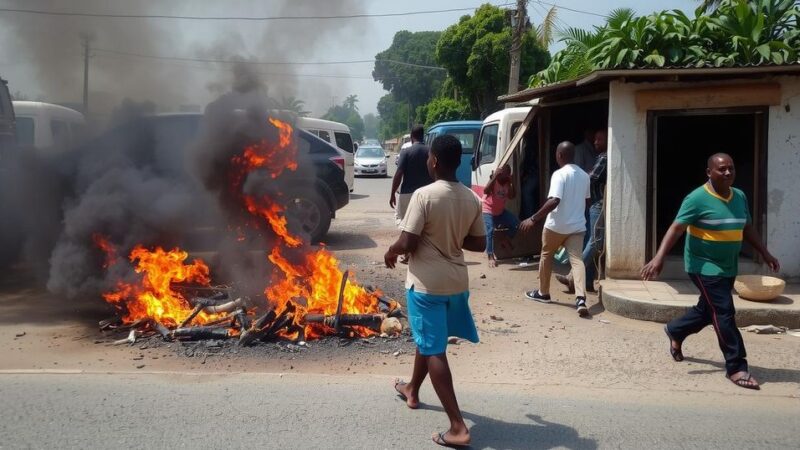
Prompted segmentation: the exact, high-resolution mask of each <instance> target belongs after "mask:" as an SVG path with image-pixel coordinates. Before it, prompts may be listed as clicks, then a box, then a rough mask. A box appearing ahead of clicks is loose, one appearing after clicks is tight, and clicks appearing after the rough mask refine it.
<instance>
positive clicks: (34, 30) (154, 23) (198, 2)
mask: <svg viewBox="0 0 800 450" xmlns="http://www.w3.org/2000/svg"><path fill="white" fill-rule="evenodd" d="M491 3H493V4H495V5H508V4H510V3H513V2H512V1H508V0H505V1H504V0H492V1H491ZM548 3H551V2H548ZM554 3H558V4H559V5H561V6H563V7H568V8H574V9H579V10H586V11H589V12H594V13H607V12H608V11H610V10H612V9H614V8H620V7H631V8H633V9H635V10H636V11H637V12H639V13H642V14H644V13H649V12H652V11H656V10H662V9H674V8H677V9H683V10H685V11H692V10H694V8H695V7H696V6H697V4H698V1H696V0H647V1H634V0H555V1H554ZM479 4H481V2H480V0H475V1H471V0H405V1H403V2H388V1H377V0H266V1H265V0H259V1H255V0H228V1H225V2H220V1H218V0H193V1H189V0H182V1H181V0H173V1H171V2H163V1H155V0H135V1H134V0H125V1H122V0H106V1H100V0H70V1H66V0H25V1H22V0H6V1H3V0H0V7H12V8H13V7H17V8H29V9H45V10H59V11H77V10H80V11H86V8H89V9H91V12H101V13H122V14H133V13H146V14H177V15H195V16H213V15H217V16H252V15H258V16H275V15H293V14H295V15H306V16H307V15H313V14H315V13H317V14H319V15H339V14H351V13H367V14H381V13H395V12H409V11H427V10H437V9H449V8H472V7H477V6H478V5H479ZM548 8H549V5H544V4H540V3H539V2H537V1H534V0H531V1H530V2H529V7H528V12H529V15H530V16H531V19H532V22H533V23H534V25H536V24H538V23H539V22H540V19H541V18H542V16H543V15H544V13H545V12H546V10H547V9H548ZM467 13H470V11H462V12H449V13H437V14H423V15H414V16H405V17H382V18H357V19H347V20H325V21H321V20H309V21H281V22H246V21H235V22H229V21H225V22H210V21H177V20H133V19H103V18H95V19H75V18H62V17H47V16H30V15H22V14H15V13H8V12H0V38H2V39H3V42H4V45H2V46H0V76H1V77H3V78H4V79H6V80H8V82H9V88H10V90H11V91H12V92H15V91H19V92H22V93H24V94H26V95H27V96H29V97H33V98H38V97H42V98H43V99H44V100H46V101H58V102H65V101H73V102H79V101H80V99H81V89H82V81H81V80H82V78H81V77H82V70H83V65H82V60H81V48H80V45H79V41H78V36H77V34H78V30H88V31H91V32H92V33H93V34H94V35H95V36H96V38H95V41H94V43H93V45H94V46H96V47H97V48H99V49H101V51H98V52H96V53H94V56H93V58H92V61H91V64H92V66H91V71H90V73H91V74H93V75H95V76H94V77H93V78H92V80H91V81H92V85H91V86H92V87H91V92H92V93H93V97H92V100H95V101H96V102H100V101H102V100H103V99H108V101H109V102H111V101H113V100H111V99H112V98H113V95H110V94H109V93H120V91H123V92H124V95H125V96H129V97H133V98H136V99H137V100H144V99H149V100H154V101H156V102H160V103H162V104H163V103H168V104H169V106H168V107H171V108H177V107H178V106H179V105H202V104H205V103H206V102H208V101H209V100H210V99H213V98H214V96H215V95H216V93H218V92H219V90H220V89H222V86H227V85H228V78H229V75H228V74H229V66H228V65H225V64H207V63H202V62H195V61H175V60H171V61H164V60H157V59H148V58H141V57H135V56H131V55H120V54H114V53H111V52H108V50H111V51H121V52H128V53H139V54H146V55H161V56H171V57H172V56H176V57H189V58H197V57H201V58H203V59H228V58H229V57H232V56H236V55H239V56H242V57H246V58H248V57H249V58H250V59H253V60H258V61H292V62H307V63H310V62H321V61H352V60H369V59H373V58H374V57H375V54H377V53H379V52H381V51H383V50H385V49H386V48H387V47H388V46H389V45H390V44H391V42H392V37H393V36H394V34H395V33H396V32H397V31H400V30H404V29H405V30H410V31H429V30H444V29H445V28H446V27H448V26H449V25H451V24H453V23H455V22H456V21H457V20H458V18H459V17H460V16H462V15H464V14H467ZM602 21H603V19H602V18H601V17H598V16H594V15H590V14H584V13H579V12H573V11H569V10H566V9H563V8H560V9H559V10H558V24H559V25H560V26H573V27H581V28H590V27H591V26H592V25H596V24H600V23H601V22H602ZM32 39H35V40H37V46H31V45H30V41H31V40H32ZM557 48H558V46H557V44H556V45H555V46H554V48H553V49H551V50H555V49H557ZM254 67H256V68H257V70H258V71H259V72H260V73H262V74H263V76H264V77H265V78H266V82H267V84H268V85H269V87H270V94H271V95H273V96H277V97H280V96H281V95H282V94H283V95H293V96H296V97H298V98H300V99H302V100H304V101H305V102H306V104H307V107H308V108H309V109H311V110H312V113H313V114H314V115H321V114H323V113H324V112H325V110H326V109H327V107H329V106H330V105H331V103H332V102H334V101H336V102H341V101H342V100H343V99H344V97H346V96H347V95H348V94H357V95H358V98H359V100H360V103H359V108H360V111H361V112H362V114H365V113H369V112H376V104H377V101H378V99H379V98H380V97H381V96H383V95H385V94H386V91H384V90H383V89H382V88H381V86H380V84H379V83H376V82H375V81H373V80H372V78H371V72H372V67H373V64H372V63H350V64H336V65H312V64H307V65H277V66H274V65H269V66H265V65H258V66H254ZM289 74H291V75H289Z"/></svg>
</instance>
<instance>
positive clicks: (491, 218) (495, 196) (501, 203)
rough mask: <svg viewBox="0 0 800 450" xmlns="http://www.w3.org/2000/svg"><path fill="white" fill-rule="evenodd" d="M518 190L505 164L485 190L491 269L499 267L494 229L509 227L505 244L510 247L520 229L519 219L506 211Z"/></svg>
mask: <svg viewBox="0 0 800 450" xmlns="http://www.w3.org/2000/svg"><path fill="white" fill-rule="evenodd" d="M516 195H517V193H516V189H515V187H514V182H513V181H512V179H511V167H509V165H508V164H504V165H503V166H502V167H500V168H499V169H497V171H496V172H495V173H494V174H493V176H492V177H491V179H490V180H489V182H488V183H486V187H485V188H484V189H483V208H482V212H483V223H484V224H485V225H486V255H487V256H488V258H489V267H496V266H497V258H495V256H494V243H493V240H494V229H495V228H496V227H497V226H498V225H502V226H505V227H508V234H507V235H506V239H504V241H503V244H502V245H505V246H510V245H511V242H510V240H511V239H512V238H513V237H514V234H516V232H517V228H518V227H519V219H517V217H516V216H515V215H514V214H512V213H511V211H509V210H507V209H506V201H507V200H509V199H514V197H516Z"/></svg>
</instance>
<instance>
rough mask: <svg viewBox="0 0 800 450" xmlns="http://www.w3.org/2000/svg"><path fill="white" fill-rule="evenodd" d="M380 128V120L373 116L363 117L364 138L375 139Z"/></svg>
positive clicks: (366, 115) (370, 114)
mask: <svg viewBox="0 0 800 450" xmlns="http://www.w3.org/2000/svg"><path fill="white" fill-rule="evenodd" d="M380 126H381V120H380V119H379V118H378V116H376V115H375V114H372V113H369V114H365V115H364V138H365V139H377V138H378V130H379V128H380Z"/></svg>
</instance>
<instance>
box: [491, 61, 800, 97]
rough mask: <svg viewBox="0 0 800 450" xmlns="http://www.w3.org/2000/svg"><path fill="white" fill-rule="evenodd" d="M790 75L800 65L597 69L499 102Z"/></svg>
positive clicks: (797, 71) (798, 71)
mask: <svg viewBox="0 0 800 450" xmlns="http://www.w3.org/2000/svg"><path fill="white" fill-rule="evenodd" d="M787 73H800V64H784V65H777V64H775V65H772V64H770V65H763V64H762V65H747V66H736V67H664V68H643V69H605V70H595V71H594V72H591V73H589V74H588V75H585V76H583V77H581V78H576V79H574V80H569V81H562V82H560V83H554V84H550V85H547V86H542V87H537V88H528V89H525V90H524V91H520V92H517V93H516V94H510V95H502V96H500V97H498V100H499V101H501V102H505V103H514V102H526V101H529V100H532V99H534V98H540V97H545V96H547V95H552V94H556V93H563V92H567V91H569V90H570V89H574V88H578V87H581V86H587V85H590V84H593V83H598V82H601V81H605V82H608V81H611V80H613V79H617V78H626V79H646V78H655V77H692V78H713V77H727V78H735V77H737V76H753V75H779V74H787Z"/></svg>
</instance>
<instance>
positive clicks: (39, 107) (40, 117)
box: [13, 101, 86, 154]
mask: <svg viewBox="0 0 800 450" xmlns="http://www.w3.org/2000/svg"><path fill="white" fill-rule="evenodd" d="M13 104H14V114H15V115H16V126H17V143H18V144H19V146H20V147H21V148H26V147H27V148H34V149H35V150H36V151H38V152H44V153H47V154H53V153H58V152H61V151H64V150H66V149H69V148H70V147H71V146H73V145H74V144H76V143H77V141H78V140H79V138H81V137H82V136H83V134H84V130H85V127H86V119H85V118H84V117H83V114H81V113H79V112H78V111H75V110H74V109H70V108H66V107H64V106H60V105H54V104H52V103H43V102H27V101H15V102H13Z"/></svg>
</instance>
